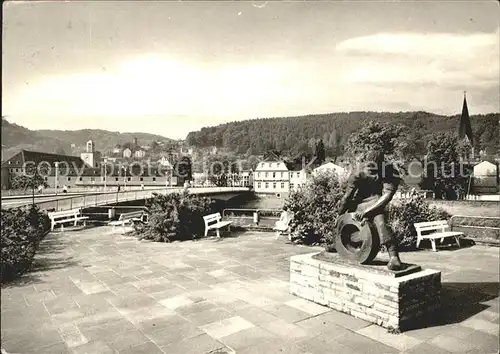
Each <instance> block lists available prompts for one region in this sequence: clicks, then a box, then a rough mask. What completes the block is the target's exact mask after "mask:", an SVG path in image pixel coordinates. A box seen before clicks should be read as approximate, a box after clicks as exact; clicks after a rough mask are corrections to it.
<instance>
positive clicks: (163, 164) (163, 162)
mask: <svg viewBox="0 0 500 354" xmlns="http://www.w3.org/2000/svg"><path fill="white" fill-rule="evenodd" d="M157 163H158V165H160V166H161V167H164V168H172V164H171V163H170V161H168V159H167V158H166V157H165V156H163V157H162V158H161V159H159V160H158V161H157Z"/></svg>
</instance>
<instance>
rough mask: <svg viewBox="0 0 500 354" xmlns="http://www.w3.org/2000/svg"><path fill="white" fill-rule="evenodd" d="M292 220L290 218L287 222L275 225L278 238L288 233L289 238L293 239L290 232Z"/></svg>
mask: <svg viewBox="0 0 500 354" xmlns="http://www.w3.org/2000/svg"><path fill="white" fill-rule="evenodd" d="M290 221H291V219H288V220H287V222H286V223H285V224H281V223H277V225H275V226H274V227H273V230H274V231H276V239H278V238H279V237H280V236H281V234H287V235H288V239H289V240H292V233H291V232H290Z"/></svg>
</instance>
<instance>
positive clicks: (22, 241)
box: [0, 206, 50, 283]
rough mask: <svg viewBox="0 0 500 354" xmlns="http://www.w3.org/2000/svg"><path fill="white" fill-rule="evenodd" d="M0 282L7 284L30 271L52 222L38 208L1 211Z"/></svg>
mask: <svg viewBox="0 0 500 354" xmlns="http://www.w3.org/2000/svg"><path fill="white" fill-rule="evenodd" d="M1 218H2V219H1V220H2V225H1V227H2V244H1V255H2V258H1V266H0V281H1V282H2V283H3V282H7V281H11V280H14V279H15V278H17V277H19V276H21V275H22V274H23V273H24V272H26V270H28V269H29V267H30V266H31V264H32V262H33V258H34V257H35V253H36V251H37V249H38V245H39V244H40V241H41V240H42V238H43V237H44V236H45V235H46V233H47V232H48V230H49V229H50V220H49V218H48V216H47V214H45V213H44V212H42V211H40V209H39V208H38V207H37V206H30V207H29V208H27V209H24V208H14V209H2V215H1Z"/></svg>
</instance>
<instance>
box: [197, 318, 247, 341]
mask: <svg viewBox="0 0 500 354" xmlns="http://www.w3.org/2000/svg"><path fill="white" fill-rule="evenodd" d="M252 327H254V325H253V323H251V322H248V321H247V320H245V319H244V318H242V317H240V316H234V317H230V318H226V319H224V320H222V321H217V322H213V323H210V324H207V325H205V326H201V327H200V328H201V329H202V330H204V331H205V332H207V333H208V334H209V335H211V336H212V337H213V338H215V339H219V338H222V337H226V336H230V335H231V334H234V333H237V332H239V331H242V330H245V329H248V328H252Z"/></svg>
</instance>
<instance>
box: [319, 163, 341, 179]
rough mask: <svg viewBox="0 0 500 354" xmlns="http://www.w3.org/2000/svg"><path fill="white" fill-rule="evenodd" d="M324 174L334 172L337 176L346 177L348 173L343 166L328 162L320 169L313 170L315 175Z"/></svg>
mask: <svg viewBox="0 0 500 354" xmlns="http://www.w3.org/2000/svg"><path fill="white" fill-rule="evenodd" d="M324 172H333V173H336V174H337V176H344V175H345V174H346V173H347V169H345V168H344V167H342V166H339V165H336V164H334V163H333V162H327V163H324V164H323V165H321V166H319V167H316V168H315V169H314V170H313V175H314V174H318V173H324Z"/></svg>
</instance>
